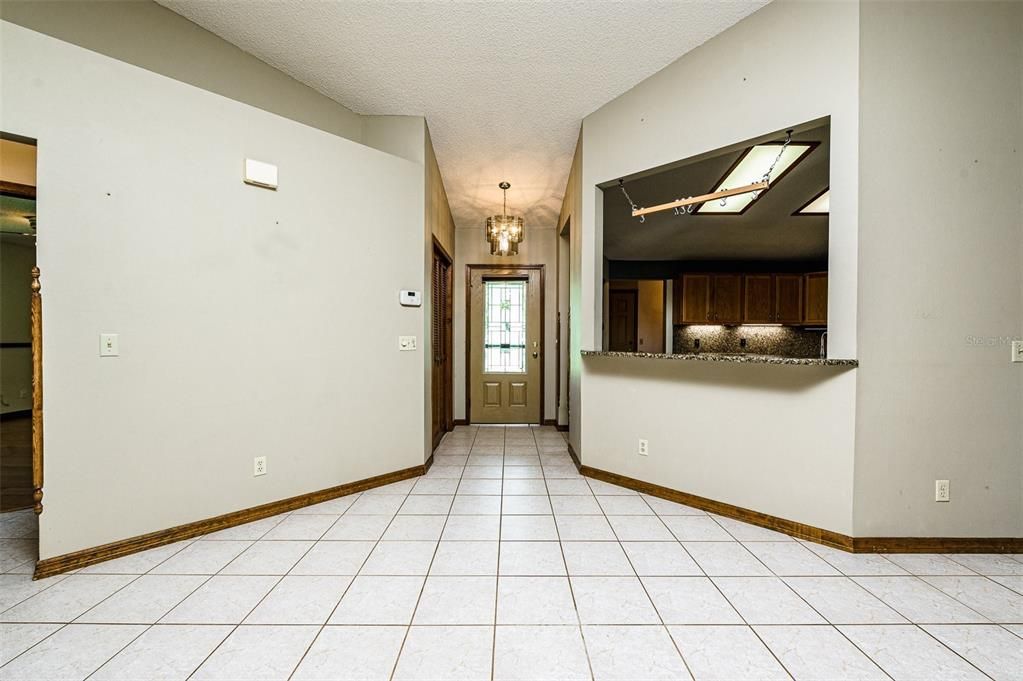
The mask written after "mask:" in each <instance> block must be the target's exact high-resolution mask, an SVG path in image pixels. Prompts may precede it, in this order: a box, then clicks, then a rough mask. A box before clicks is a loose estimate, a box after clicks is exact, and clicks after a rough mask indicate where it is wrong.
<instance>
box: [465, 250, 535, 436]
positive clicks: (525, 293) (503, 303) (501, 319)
mask: <svg viewBox="0 0 1023 681" xmlns="http://www.w3.org/2000/svg"><path fill="white" fill-rule="evenodd" d="M470 273H471V274H470V278H469V301H470V303H469V307H470V314H469V370H468V374H469V414H470V419H471V421H472V422H473V423H539V422H540V400H541V394H542V366H543V348H542V347H541V346H542V338H541V326H540V325H541V323H542V320H543V291H542V275H541V271H540V270H539V269H525V268H521V269H519V268H514V267H513V268H507V269H503V268H501V269H485V268H475V267H474V268H470Z"/></svg>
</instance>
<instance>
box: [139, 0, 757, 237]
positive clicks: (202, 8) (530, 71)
mask: <svg viewBox="0 0 1023 681" xmlns="http://www.w3.org/2000/svg"><path fill="white" fill-rule="evenodd" d="M158 2H160V4H162V5H165V6H167V7H168V8H170V9H172V10H174V11H175V12H177V13H179V14H181V15H183V16H185V17H187V18H188V19H191V20H192V21H194V22H195V23H197V24H199V25H200V26H203V27H204V28H206V29H208V30H210V31H212V32H213V33H215V34H217V35H219V36H221V37H222V38H224V39H225V40H227V41H229V42H231V43H233V44H235V45H237V46H238V47H240V48H242V49H243V50H245V51H246V52H249V53H251V54H253V55H255V56H256V57H258V58H260V59H262V60H263V61H265V62H267V63H268V64H270V65H271V66H274V67H276V68H278V69H280V70H281V71H283V72H285V73H287V74H289V75H290V76H292V77H294V78H296V79H297V80H299V81H301V82H303V83H305V84H307V85H309V86H311V87H313V88H314V89H316V90H318V91H319V92H321V93H323V94H324V95H327V96H328V97H331V98H333V99H334V100H336V101H338V102H340V103H342V104H344V105H345V106H347V107H349V108H350V109H352V110H354V111H356V112H357V113H362V114H392V115H415V116H426V119H427V121H428V123H429V125H430V132H431V134H432V136H433V143H434V147H435V149H436V151H437V158H438V161H439V163H440V167H441V173H442V174H443V176H444V184H445V187H446V189H447V192H448V199H449V201H450V203H451V209H452V212H453V213H454V216H455V223H456V225H457V226H458V227H476V226H480V225H482V221H483V219H484V217H485V216H486V215H488V214H492V213H494V212H495V209H497V208H499V207H500V201H501V191H500V190H499V189H498V188H497V184H498V182H500V181H502V180H507V181H509V182H511V184H512V189H511V190H510V191H509V192H508V204H509V209H510V210H513V211H515V212H516V213H518V214H523V215H524V216H525V218H526V221H527V222H526V225H527V228H528V227H530V226H532V227H554V226H555V223H556V221H557V216H558V213H559V211H560V208H561V199H562V196H563V194H564V190H565V185H566V182H567V180H568V171H569V168H570V166H571V162H572V153H573V151H574V149H575V143H576V138H577V136H578V134H579V124H580V121H581V120H582V118H583V117H584V116H586V115H587V114H589V113H591V112H593V111H594V110H596V109H598V108H599V107H600V106H602V105H603V104H605V103H607V102H608V101H610V100H612V99H614V98H615V97H617V96H618V95H620V94H622V93H623V92H625V91H626V90H628V89H629V88H631V87H633V86H634V85H636V84H637V83H639V82H640V81H642V80H644V79H645V78H647V77H648V76H650V75H652V74H653V73H656V72H657V71H659V70H660V69H662V68H664V67H665V66H667V65H668V64H670V63H671V62H673V61H675V60H676V59H678V58H679V57H680V56H682V55H683V54H685V53H686V52H688V51H689V50H691V49H693V48H694V47H696V46H698V45H700V44H701V43H703V42H705V41H706V40H708V39H709V38H711V37H713V36H714V35H716V34H718V33H720V32H721V31H723V30H725V29H726V28H728V27H729V26H731V25H732V24H734V23H736V22H737V21H739V20H740V19H742V18H743V17H745V16H747V15H749V14H751V13H753V12H754V11H756V10H757V9H759V8H760V7H762V6H763V5H765V4H767V0H709V1H708V0H694V1H685V2H679V1H677V0H676V1H670V2H665V1H649V0H632V1H629V2H605V1H600V0H562V1H559V2H528V3H527V2H467V3H454V2H439V1H438V2H411V3H408V2H393V1H371V2H367V1H356V0H345V1H344V2H299V1H297V0H291V1H284V2H272V3H271V2H263V1H260V2H253V1H245V2H239V1H236V0H216V1H209V0H158ZM666 96H670V93H666ZM622 143H623V144H627V143H628V141H627V140H623V141H622Z"/></svg>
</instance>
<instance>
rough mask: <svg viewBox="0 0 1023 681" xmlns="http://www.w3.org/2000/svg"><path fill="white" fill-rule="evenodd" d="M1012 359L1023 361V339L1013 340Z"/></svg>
mask: <svg viewBox="0 0 1023 681" xmlns="http://www.w3.org/2000/svg"><path fill="white" fill-rule="evenodd" d="M1012 361H1013V362H1023V340H1014V341H1012Z"/></svg>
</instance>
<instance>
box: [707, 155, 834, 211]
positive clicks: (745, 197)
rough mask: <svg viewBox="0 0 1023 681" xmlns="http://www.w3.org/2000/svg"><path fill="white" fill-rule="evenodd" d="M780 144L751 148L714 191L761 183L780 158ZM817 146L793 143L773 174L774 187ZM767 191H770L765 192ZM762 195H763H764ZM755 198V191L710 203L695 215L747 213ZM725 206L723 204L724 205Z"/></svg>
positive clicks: (772, 182)
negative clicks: (772, 165)
mask: <svg viewBox="0 0 1023 681" xmlns="http://www.w3.org/2000/svg"><path fill="white" fill-rule="evenodd" d="M778 147H779V144H758V145H757V146H755V147H750V148H749V149H747V150H746V152H745V153H744V154H743V155H742V158H740V159H739V162H738V163H736V164H735V166H734V167H733V168H732V169H731V170H730V171H729V172H728V173H727V174H726V175H725V177H724V179H722V180H721V181H720V182H718V183H717V185H716V186H715V187H714V188H713V189H712V190H711V192H712V193H713V192H718V191H721V190H723V189H732V188H735V187H742V186H744V185H749V184H753V183H754V182H759V181H760V180H761V179H762V178H763V177H764V175H765V174H766V173H767V171H768V169H769V168H770V167H771V164H772V163H774V160H775V159H776V158H778ZM813 147H814V145H813V144H809V143H807V142H792V143H791V144H789V146H788V148H787V149H785V151H784V153H782V155H781V158H778V163H777V164H776V165H775V166H774V170H773V171H772V173H771V176H772V178H773V179H772V181H771V184H772V185H773V184H774V183H776V182H778V181H779V180H781V178H782V177H783V176H784V175H785V173H786V172H788V171H789V170H790V169H791V168H792V167H793V166H794V165H795V164H796V163H798V162H799V161H800V160H802V158H803V157H804V156H806V154H807V153H808V152H809V151H810V150H811V149H813ZM764 191H767V190H766V189H765V190H764ZM761 194H763V192H761ZM755 200H756V198H755V197H754V195H753V193H752V192H749V193H746V194H739V195H737V196H729V197H728V198H726V199H722V200H720V201H708V202H707V203H705V204H703V205H702V206H700V207H699V208H698V209H697V210H696V212H697V213H699V214H701V215H708V214H717V215H720V214H726V215H727V214H737V213H742V212H743V211H745V210H746V209H747V208H748V207H749V205H750V204H751V203H753V201H755ZM722 203H723V204H724V205H721V204H722Z"/></svg>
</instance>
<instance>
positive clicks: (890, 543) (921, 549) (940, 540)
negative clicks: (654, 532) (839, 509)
mask: <svg viewBox="0 0 1023 681" xmlns="http://www.w3.org/2000/svg"><path fill="white" fill-rule="evenodd" d="M569 453H570V454H572V458H573V459H576V461H577V462H578V458H577V457H576V454H575V452H574V451H573V450H572V446H571V445H569ZM577 465H579V464H578V463H577ZM579 472H580V473H581V474H582V475H585V476H586V477H588V478H593V479H595V480H602V481H604V482H609V483H611V484H614V485H618V486H620V487H625V488H628V489H632V490H635V491H637V492H642V493H643V494H649V495H650V496H654V497H658V498H660V499H667V500H668V501H674V502H676V503H679V504H685V505H686V506H692V507H693V508H698V509H700V510H702V511H708V512H710V513H714V514H717V515H720V516H724V517H726V518H734V519H735V520H741V521H742V522H744V523H749V524H751V525H756V526H758V527H765V528H767V529H769V530H774V531H776V532H782V533H784V534H787V535H789V536H792V537H796V538H797V539H803V540H806V541H812V542H815V543H817V544H823V545H824V546H831V547H833V548H837V549H842V550H843V551H849V552H850V553H1020V552H1023V537H855V538H854V537H850V536H849V535H845V534H841V533H839V532H832V531H831V530H825V529H822V528H820V527H814V526H813V525H806V524H804V523H799V522H796V521H794V520H788V519H786V518H779V517H778V516H773V515H768V514H767V513H760V512H759V511H753V510H750V509H748V508H743V507H742V506H735V505H733V504H727V503H725V502H723V501H715V500H713V499H708V498H706V497H701V496H697V495H695V494H689V493H688V492H680V491H678V490H674V489H671V488H668V487H662V486H660V485H655V484H653V483H650V482H644V481H642V480H637V479H635V478H630V477H627V476H625V475H619V474H617V473H611V472H609V471H605V470H601V469H599V468H591V467H590V466H582V465H579Z"/></svg>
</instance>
